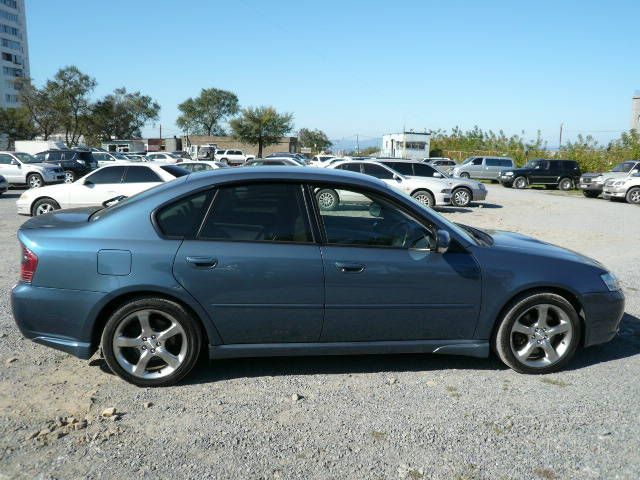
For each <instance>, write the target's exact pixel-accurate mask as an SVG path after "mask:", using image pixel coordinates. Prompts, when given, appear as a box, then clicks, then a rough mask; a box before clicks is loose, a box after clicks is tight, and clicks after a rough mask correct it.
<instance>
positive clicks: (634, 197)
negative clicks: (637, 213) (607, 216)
mask: <svg viewBox="0 0 640 480" xmlns="http://www.w3.org/2000/svg"><path fill="white" fill-rule="evenodd" d="M624 198H625V200H626V201H627V203H632V204H634V205H640V187H632V188H630V189H629V190H628V191H627V194H626V195H625V197H624Z"/></svg>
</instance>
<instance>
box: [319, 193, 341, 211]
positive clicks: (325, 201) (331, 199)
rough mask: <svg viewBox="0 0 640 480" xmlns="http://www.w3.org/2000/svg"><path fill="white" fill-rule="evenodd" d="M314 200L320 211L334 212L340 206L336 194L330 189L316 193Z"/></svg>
mask: <svg viewBox="0 0 640 480" xmlns="http://www.w3.org/2000/svg"><path fill="white" fill-rule="evenodd" d="M316 200H317V202H318V207H320V210H335V209H336V208H338V205H340V197H339V196H338V192H336V191H335V190H331V189H330V188H323V189H321V190H318V191H317V192H316Z"/></svg>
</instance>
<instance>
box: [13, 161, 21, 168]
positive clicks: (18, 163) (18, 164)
mask: <svg viewBox="0 0 640 480" xmlns="http://www.w3.org/2000/svg"><path fill="white" fill-rule="evenodd" d="M11 165H15V166H16V167H18V168H21V167H22V165H20V162H18V161H17V160H11Z"/></svg>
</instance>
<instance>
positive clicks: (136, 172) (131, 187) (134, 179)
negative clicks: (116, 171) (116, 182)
mask: <svg viewBox="0 0 640 480" xmlns="http://www.w3.org/2000/svg"><path fill="white" fill-rule="evenodd" d="M126 168H127V169H126V171H125V173H124V178H123V180H122V185H121V187H120V190H119V191H120V192H121V193H120V195H124V196H126V197H131V196H132V195H135V194H136V193H140V192H142V191H144V190H147V189H149V188H151V187H155V186H156V185H158V184H160V183H162V178H160V176H159V175H158V174H157V173H156V172H154V171H153V169H152V168H150V167H147V166H142V165H140V166H137V165H135V166H129V167H126Z"/></svg>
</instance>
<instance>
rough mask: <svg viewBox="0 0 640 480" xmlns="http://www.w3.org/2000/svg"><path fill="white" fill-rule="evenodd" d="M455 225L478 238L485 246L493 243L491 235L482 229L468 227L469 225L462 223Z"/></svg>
mask: <svg viewBox="0 0 640 480" xmlns="http://www.w3.org/2000/svg"><path fill="white" fill-rule="evenodd" d="M456 225H458V226H459V227H460V228H462V229H464V230H465V231H466V232H467V233H469V234H470V235H471V236H472V237H473V238H475V239H476V240H478V241H479V242H480V243H481V244H483V245H485V246H490V245H493V237H492V236H491V235H489V234H488V233H487V232H483V231H482V230H479V229H477V228H473V227H470V226H469V225H464V224H462V223H456Z"/></svg>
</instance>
